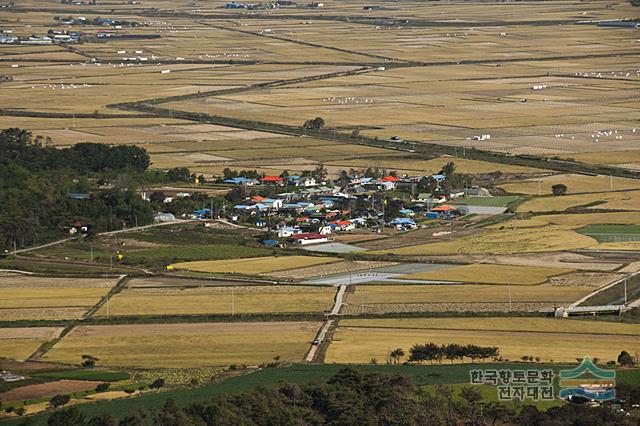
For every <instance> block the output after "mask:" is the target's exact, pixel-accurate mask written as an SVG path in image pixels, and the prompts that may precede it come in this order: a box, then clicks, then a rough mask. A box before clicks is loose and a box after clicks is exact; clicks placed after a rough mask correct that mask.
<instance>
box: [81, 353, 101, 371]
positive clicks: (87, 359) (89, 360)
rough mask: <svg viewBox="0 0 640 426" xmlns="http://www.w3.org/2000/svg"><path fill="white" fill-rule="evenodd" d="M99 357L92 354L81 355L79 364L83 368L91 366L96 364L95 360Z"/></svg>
mask: <svg viewBox="0 0 640 426" xmlns="http://www.w3.org/2000/svg"><path fill="white" fill-rule="evenodd" d="M98 361H99V359H98V358H96V357H95V356H93V355H88V354H85V355H82V363H81V364H80V365H82V366H83V367H85V368H93V367H95V366H96V362H98Z"/></svg>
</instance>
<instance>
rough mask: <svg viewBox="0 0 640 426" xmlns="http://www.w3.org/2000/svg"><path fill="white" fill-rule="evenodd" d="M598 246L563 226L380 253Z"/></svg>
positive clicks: (495, 232) (507, 251) (487, 234)
mask: <svg viewBox="0 0 640 426" xmlns="http://www.w3.org/2000/svg"><path fill="white" fill-rule="evenodd" d="M595 245H597V242H596V241H595V240H594V239H593V238H590V237H587V236H585V235H580V234H578V233H577V232H574V231H572V230H569V229H565V228H563V227H560V226H545V227H540V228H515V229H497V230H491V231H487V232H479V233H477V234H472V235H469V236H463V237H460V238H457V239H452V240H450V241H443V242H436V243H431V244H418V245H414V246H409V247H401V248H395V249H389V250H384V251H382V252H381V253H385V254H397V255H405V256H420V255H423V256H426V255H449V254H515V253H537V252H552V251H563V250H573V249H580V248H588V247H593V246H595Z"/></svg>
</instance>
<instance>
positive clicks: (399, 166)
mask: <svg viewBox="0 0 640 426" xmlns="http://www.w3.org/2000/svg"><path fill="white" fill-rule="evenodd" d="M448 162H453V163H454V164H455V165H456V172H457V173H465V174H487V173H493V172H497V171H499V172H501V173H505V174H523V175H527V174H529V175H532V174H543V173H549V171H548V170H542V169H536V168H533V167H523V166H517V165H513V164H499V163H490V162H488V161H480V160H468V159H466V158H458V157H447V156H443V157H440V158H434V159H432V160H413V159H411V158H404V159H403V158H398V159H394V158H393V157H390V158H383V159H379V160H376V159H366V160H365V159H362V160H341V161H335V162H331V163H329V165H330V166H340V167H343V168H345V169H350V168H353V167H361V168H367V167H378V168H380V169H393V170H398V171H400V172H403V173H409V174H416V173H420V174H435V173H438V172H439V171H440V170H442V167H443V166H444V165H445V164H447V163H448Z"/></svg>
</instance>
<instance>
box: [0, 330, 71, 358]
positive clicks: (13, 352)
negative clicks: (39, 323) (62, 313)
mask: <svg viewBox="0 0 640 426" xmlns="http://www.w3.org/2000/svg"><path fill="white" fill-rule="evenodd" d="M61 331H62V328H61V327H29V328H0V357H1V358H10V359H15V360H18V361H22V360H24V359H26V358H27V357H28V356H29V355H31V354H32V353H33V352H35V351H36V349H38V347H39V346H40V345H41V344H42V343H44V342H46V341H47V340H50V339H53V338H55V337H58V336H59V335H60V332H61Z"/></svg>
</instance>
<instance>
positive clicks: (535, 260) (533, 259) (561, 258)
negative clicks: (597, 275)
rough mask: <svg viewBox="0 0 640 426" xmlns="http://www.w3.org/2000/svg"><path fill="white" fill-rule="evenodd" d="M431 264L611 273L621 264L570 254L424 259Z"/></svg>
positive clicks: (463, 256) (465, 256) (433, 257)
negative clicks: (467, 263)
mask: <svg viewBox="0 0 640 426" xmlns="http://www.w3.org/2000/svg"><path fill="white" fill-rule="evenodd" d="M425 260H429V261H432V262H460V263H464V262H473V263H491V264H500V265H522V266H540V267H545V268H546V267H554V268H571V269H577V270H590V271H601V272H606V271H613V270H615V269H617V268H621V267H622V266H623V264H622V263H621V261H620V260H619V259H616V260H613V259H612V260H610V261H601V260H600V259H595V258H593V257H591V256H587V255H585V254H578V253H570V252H559V253H527V254H518V255H475V254H471V255H448V256H429V257H427V258H425Z"/></svg>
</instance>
